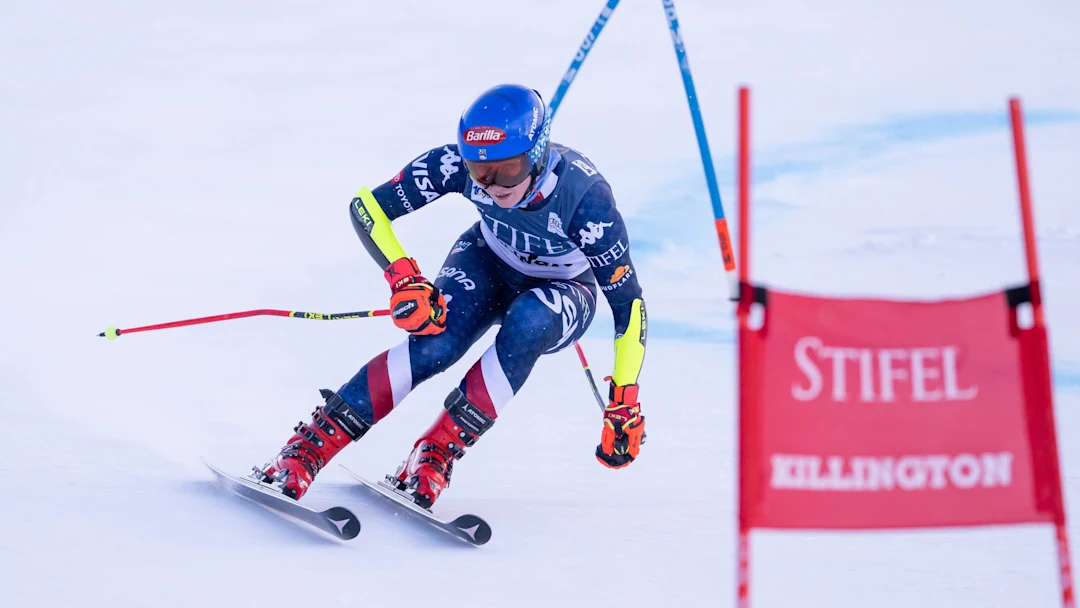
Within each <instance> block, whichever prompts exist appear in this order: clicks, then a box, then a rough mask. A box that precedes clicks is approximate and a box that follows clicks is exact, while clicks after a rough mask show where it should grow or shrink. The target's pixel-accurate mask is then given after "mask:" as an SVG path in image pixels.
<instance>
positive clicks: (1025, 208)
mask: <svg viewBox="0 0 1080 608" xmlns="http://www.w3.org/2000/svg"><path fill="white" fill-rule="evenodd" d="M1009 119H1010V121H1011V123H1012V136H1013V152H1014V154H1015V157H1016V186H1017V190H1018V193H1019V195H1020V220H1021V222H1022V223H1023V230H1024V251H1025V253H1026V257H1027V272H1028V283H1029V284H1030V286H1031V309H1032V316H1033V317H1034V326H1035V330H1036V331H1045V328H1046V320H1045V317H1044V314H1043V307H1042V288H1041V286H1040V285H1039V258H1038V248H1037V243H1036V240H1035V213H1034V211H1033V205H1032V202H1031V181H1030V179H1029V177H1028V162H1027V144H1026V142H1025V138H1024V111H1023V107H1022V105H1021V103H1020V99H1019V98H1018V97H1013V98H1011V99H1009ZM1048 368H1049V365H1047V369H1048ZM1047 382H1049V380H1047ZM1052 412H1053V406H1052V405H1051V416H1052V415H1053V413H1052ZM1051 426H1052V428H1056V425H1054V424H1053V423H1052V422H1051ZM1050 443H1051V444H1052V445H1051V446H1049V449H1050V450H1051V451H1052V452H1053V454H1054V459H1055V461H1056V460H1057V454H1058V448H1057V440H1056V436H1052V437H1051V441H1050ZM1054 471H1055V473H1054V475H1055V485H1056V487H1057V488H1059V490H1058V492H1059V497H1058V500H1059V501H1060V500H1061V497H1060V488H1061V469H1060V468H1059V466H1058V465H1057V463H1056V462H1055V465H1054ZM1056 510H1057V512H1058V517H1057V518H1056V519H1057V521H1055V522H1054V527H1055V537H1056V541H1057V557H1058V571H1059V574H1060V576H1059V579H1060V581H1061V583H1060V584H1061V605H1062V606H1064V607H1065V608H1075V607H1076V597H1075V591H1074V590H1073V582H1072V557H1071V554H1070V551H1069V533H1068V530H1067V529H1066V525H1065V508H1064V505H1061V504H1060V503H1059V505H1058V508H1057V509H1056Z"/></svg>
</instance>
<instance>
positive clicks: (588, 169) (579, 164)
mask: <svg viewBox="0 0 1080 608" xmlns="http://www.w3.org/2000/svg"><path fill="white" fill-rule="evenodd" d="M570 164H571V165H574V166H575V167H577V168H578V169H581V171H582V172H583V173H584V174H585V177H592V176H594V175H596V169H593V168H592V167H590V166H589V165H586V164H585V161H583V160H581V159H578V160H575V161H574V162H572V163H570Z"/></svg>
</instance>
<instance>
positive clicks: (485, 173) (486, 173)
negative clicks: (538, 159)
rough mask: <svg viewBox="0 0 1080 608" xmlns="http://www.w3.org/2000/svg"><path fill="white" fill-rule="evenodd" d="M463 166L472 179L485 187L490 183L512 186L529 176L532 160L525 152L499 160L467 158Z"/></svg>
mask: <svg viewBox="0 0 1080 608" xmlns="http://www.w3.org/2000/svg"><path fill="white" fill-rule="evenodd" d="M465 168H466V169H468V171H469V175H470V176H472V178H473V181H474V182H476V183H478V184H480V185H481V186H483V187H485V188H486V187H488V186H492V185H494V186H502V187H503V188H513V187H514V186H516V185H518V184H520V183H521V182H523V181H525V178H527V177H529V174H530V173H531V172H532V162H530V161H529V154H528V153H527V152H525V153H522V154H518V155H517V156H511V157H510V158H504V159H501V160H467V161H465Z"/></svg>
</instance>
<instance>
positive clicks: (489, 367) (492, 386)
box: [480, 344, 514, 413]
mask: <svg viewBox="0 0 1080 608" xmlns="http://www.w3.org/2000/svg"><path fill="white" fill-rule="evenodd" d="M480 371H481V372H483V374H484V386H485V387H487V392H488V397H490V398H491V404H492V405H493V406H495V412H496V413H499V412H501V411H502V409H503V408H504V407H506V404H507V403H509V402H510V400H511V399H513V398H514V389H513V388H512V387H511V386H510V380H509V379H507V377H506V372H504V371H503V368H502V364H501V363H499V354H498V352H497V351H496V350H495V345H494V344H492V345H491V346H490V347H489V348H488V349H487V350H486V351H485V352H484V356H483V357H480Z"/></svg>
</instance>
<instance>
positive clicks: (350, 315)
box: [98, 308, 390, 340]
mask: <svg viewBox="0 0 1080 608" xmlns="http://www.w3.org/2000/svg"><path fill="white" fill-rule="evenodd" d="M389 314H390V310H389V309H384V310H361V311H358V312H331V313H325V312H300V311H298V310H274V309H270V308H260V309H258V310H245V311H242V312H230V313H227V314H223V315H214V316H212V317H199V318H198V319H184V320H182V321H172V322H170V323H159V324H157V325H144V326H142V327H130V328H127V329H117V328H115V327H110V328H108V329H106V330H105V331H103V332H101V333H100V334H98V336H99V337H102V338H105V339H106V340H115V339H117V338H119V337H120V336H121V335H123V334H133V333H136V332H140V331H154V330H157V329H169V328H172V327H186V326H188V325H201V324H203V323H215V322H217V321H230V320H232V319H243V318H245V317H263V316H268V317H289V318H292V319H314V320H316V321H340V320H342V319H362V318H364V317H384V316H387V315H389Z"/></svg>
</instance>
